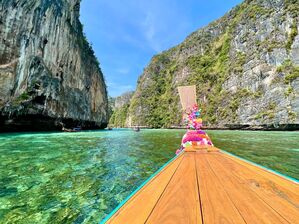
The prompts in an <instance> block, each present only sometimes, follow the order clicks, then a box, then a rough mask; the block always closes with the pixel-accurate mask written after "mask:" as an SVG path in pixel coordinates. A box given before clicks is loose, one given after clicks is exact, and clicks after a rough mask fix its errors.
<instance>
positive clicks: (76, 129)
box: [62, 127, 82, 132]
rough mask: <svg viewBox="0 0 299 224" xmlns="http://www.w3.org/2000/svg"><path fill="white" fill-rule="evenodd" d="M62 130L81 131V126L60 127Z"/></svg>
mask: <svg viewBox="0 0 299 224" xmlns="http://www.w3.org/2000/svg"><path fill="white" fill-rule="evenodd" d="M62 131H64V132H79V131H82V129H81V127H77V128H65V127H62Z"/></svg>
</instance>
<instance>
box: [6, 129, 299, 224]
mask: <svg viewBox="0 0 299 224" xmlns="http://www.w3.org/2000/svg"><path fill="white" fill-rule="evenodd" d="M183 134H184V131H183V130H142V131H141V132H133V131H131V130H113V131H92V132H79V133H35V134H30V133H23V134H0V156H1V160H0V161H1V162H0V223H30V224H31V223H98V222H99V221H100V220H101V219H102V218H103V217H104V216H105V215H107V214H108V213H109V212H110V211H112V210H113V208H115V207H116V206H117V205H118V204H119V203H120V202H121V201H122V200H123V199H124V198H125V197H126V196H128V195H129V194H130V193H131V192H132V191H133V190H134V189H135V188H136V187H138V186H139V185H140V184H141V183H142V182H143V181H144V180H146V179H147V178H148V177H149V176H150V175H151V174H152V173H154V172H155V171H156V170H157V169H159V167H161V166H162V165H163V164H164V163H165V162H166V161H168V160H169V159H170V158H172V157H173V156H174V152H175V150H176V149H177V148H178V147H179V144H180V140H181V137H182V135H183ZM209 135H210V137H211V138H212V140H213V142H214V144H215V145H216V146H218V147H219V148H222V149H225V150H227V151H228V152H231V153H234V154H236V155H239V156H242V157H243V158H246V159H249V160H251V161H254V162H257V163H259V164H261V165H264V166H267V167H269V168H272V169H274V170H276V171H279V172H281V173H283V174H286V175H289V176H292V177H294V178H297V179H299V167H298V164H299V141H298V139H299V132H250V131H248V132H247V131H209Z"/></svg>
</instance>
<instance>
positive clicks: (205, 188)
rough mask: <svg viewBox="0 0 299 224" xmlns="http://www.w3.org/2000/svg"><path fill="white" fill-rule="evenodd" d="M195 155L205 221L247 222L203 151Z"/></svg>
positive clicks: (211, 222)
mask: <svg viewBox="0 0 299 224" xmlns="http://www.w3.org/2000/svg"><path fill="white" fill-rule="evenodd" d="M195 155H196V169H197V178H198V184H199V192H200V199H201V205H202V216H203V220H204V223H205V224H214V223H215V224H217V223H223V224H224V223H232V224H233V223H245V221H244V220H243V218H242V216H241V215H240V213H239V211H238V210H237V209H236V207H235V205H234V204H233V203H232V201H231V200H230V198H229V197H228V195H227V193H226V191H225V189H224V187H223V185H222V183H221V182H220V181H219V180H218V178H217V177H216V175H215V173H213V171H212V169H211V167H210V165H209V164H208V162H207V159H206V156H203V154H202V153H196V154H195ZM207 156H208V155H207Z"/></svg>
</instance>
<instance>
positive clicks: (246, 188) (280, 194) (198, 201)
mask: <svg viewBox="0 0 299 224" xmlns="http://www.w3.org/2000/svg"><path fill="white" fill-rule="evenodd" d="M106 223H122V224H126V223H130V224H139V223H162V224H164V223H165V224H168V223H171V224H177V223H178V224H180V223H184V224H185V223H186V224H188V223H192V224H193V223H194V224H201V223H207V224H212V223H247V224H248V223H250V224H251V223H258V224H260V223H271V224H272V223H273V224H275V223H295V224H296V223H298V224H299V185H298V184H296V183H294V182H292V181H289V180H287V179H285V178H283V177H280V176H279V175H276V174H274V173H271V172H269V171H267V170H265V169H262V168H260V167H257V166H255V165H253V164H250V163H247V162H245V161H242V160H240V159H239V158H236V157H233V156H230V155H227V154H224V153H222V152H217V151H212V152H208V151H207V150H196V151H191V152H183V153H182V154H181V155H180V156H179V157H178V158H177V159H175V160H174V161H173V162H171V163H170V164H168V165H167V166H166V167H165V168H164V169H163V170H162V171H161V172H159V173H158V174H157V176H155V177H154V178H153V179H152V180H151V181H149V182H148V183H147V184H146V185H145V186H144V187H142V188H141V189H140V190H139V191H138V192H137V193H136V194H135V195H134V196H133V197H132V198H131V199H130V200H129V201H128V202H127V203H126V204H125V205H124V206H123V207H121V208H120V209H119V210H118V211H117V212H116V214H114V215H113V216H112V217H111V218H110V219H109V220H108V221H107V222H106Z"/></svg>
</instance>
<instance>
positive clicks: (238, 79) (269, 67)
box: [127, 0, 299, 129]
mask: <svg viewBox="0 0 299 224" xmlns="http://www.w3.org/2000/svg"><path fill="white" fill-rule="evenodd" d="M298 14H299V1H298V0H246V1H244V2H243V3H242V4H240V5H239V6H237V7H235V8H234V9H232V10H231V11H230V12H228V13H227V14H226V15H224V16H223V17H222V18H220V19H218V20H217V21H214V22H212V23H211V24H209V25H208V26H206V27H204V28H202V29H200V30H198V31H196V32H194V33H192V34H191V35H190V36H188V37H187V38H186V40H185V41H184V42H182V43H181V44H179V45H178V46H176V47H173V48H172V49H170V50H167V51H165V52H162V53H161V54H159V55H156V56H154V57H153V58H152V60H151V62H150V64H149V65H148V67H147V68H145V70H144V73H143V74H142V75H141V77H140V78H139V80H138V86H137V90H136V92H135V94H134V96H133V98H132V100H131V104H130V108H129V112H128V114H127V117H128V120H130V121H131V125H136V124H139V125H144V126H148V127H171V126H178V125H180V122H181V108H180V104H179V97H178V92H177V86H179V85H186V84H196V85H197V91H198V102H199V104H200V106H201V107H202V109H203V114H204V120H205V121H206V123H205V124H206V125H207V126H208V127H211V128H213V127H215V128H253V129H259V128H263V129H298V127H299V117H298V115H299V95H298V94H299V79H298V78H299V35H298V20H299V18H298Z"/></svg>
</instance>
